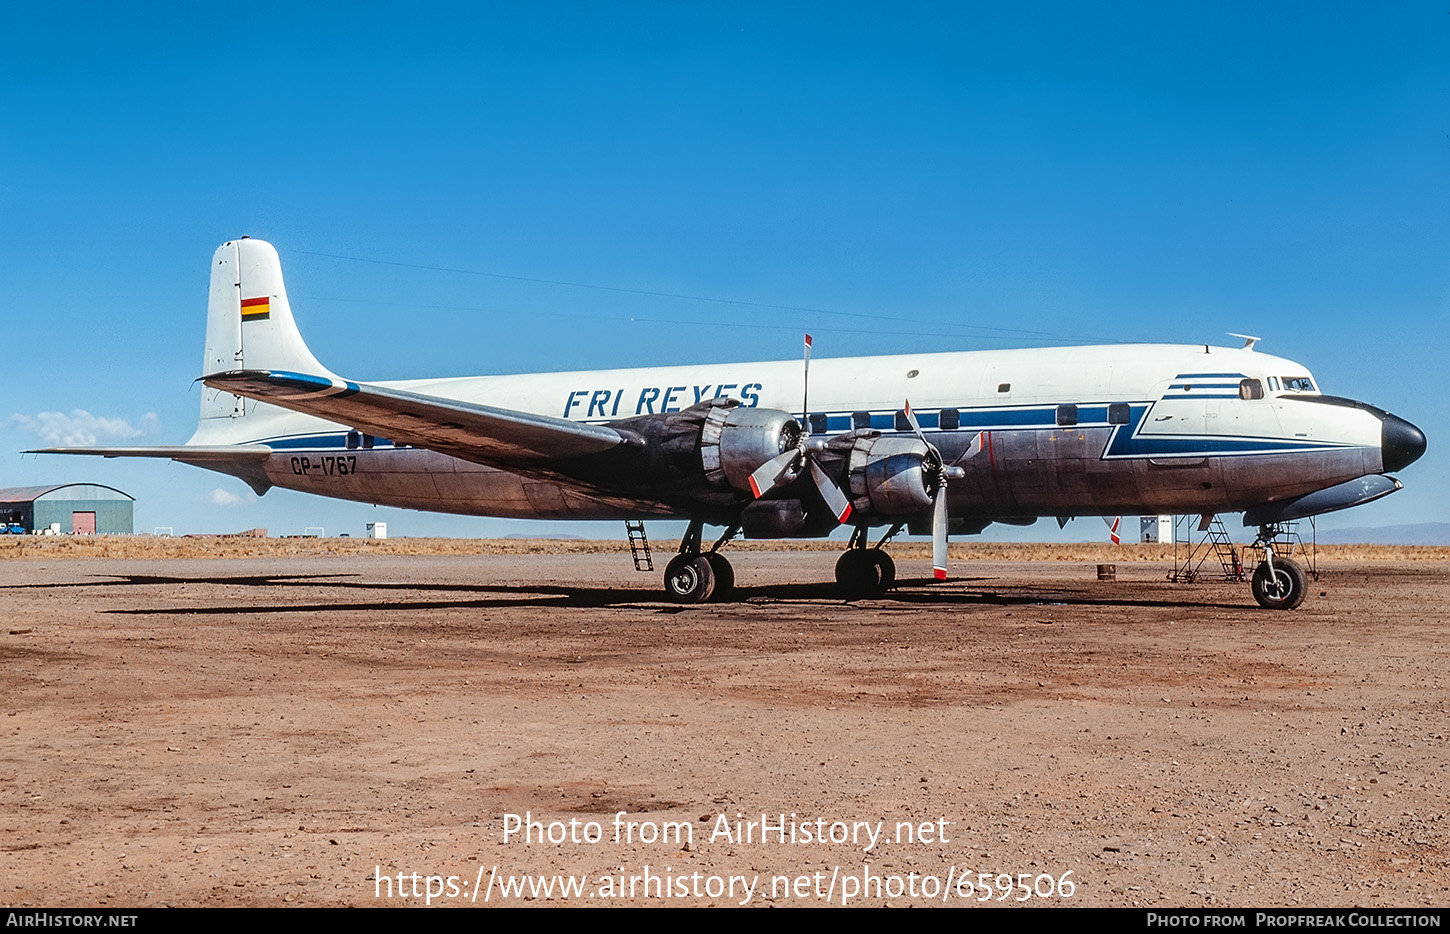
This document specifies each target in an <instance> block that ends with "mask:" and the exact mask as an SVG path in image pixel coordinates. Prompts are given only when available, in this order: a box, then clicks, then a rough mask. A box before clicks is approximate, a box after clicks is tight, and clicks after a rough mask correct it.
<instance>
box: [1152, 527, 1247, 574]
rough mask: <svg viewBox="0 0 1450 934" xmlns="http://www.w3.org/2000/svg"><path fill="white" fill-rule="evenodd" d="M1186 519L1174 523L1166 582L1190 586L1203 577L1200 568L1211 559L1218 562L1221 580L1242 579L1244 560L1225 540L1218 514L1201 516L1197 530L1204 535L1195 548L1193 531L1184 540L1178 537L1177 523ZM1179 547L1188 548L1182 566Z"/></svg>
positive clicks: (1228, 539)
mask: <svg viewBox="0 0 1450 934" xmlns="http://www.w3.org/2000/svg"><path fill="white" fill-rule="evenodd" d="M1188 518H1189V517H1187V516H1182V517H1177V518H1175V519H1174V522H1173V573H1172V574H1170V575H1169V576H1168V579H1169V580H1171V581H1173V582H1175V583H1177V582H1179V581H1182V582H1186V583H1190V584H1191V583H1193V582H1194V581H1196V580H1198V578H1199V577H1200V576H1202V574H1203V565H1204V564H1205V563H1206V562H1207V561H1208V559H1209V558H1210V557H1211V558H1213V559H1214V560H1216V561H1217V562H1218V565H1219V567H1220V568H1221V569H1222V573H1223V579H1224V580H1226V581H1242V580H1245V579H1246V578H1245V576H1244V565H1243V561H1242V560H1241V559H1240V557H1239V552H1238V548H1236V547H1235V546H1234V543H1233V540H1232V539H1230V538H1229V537H1228V529H1226V528H1224V524H1223V520H1222V519H1220V518H1219V517H1218V516H1217V515H1206V516H1204V517H1202V519H1201V520H1200V521H1199V523H1198V531H1200V532H1203V533H1204V536H1203V538H1202V539H1201V540H1200V541H1199V543H1198V544H1197V545H1194V544H1193V530H1192V529H1189V530H1188V533H1187V535H1186V536H1185V538H1183V539H1180V538H1179V537H1178V526H1179V522H1181V521H1183V520H1186V519H1188ZM1180 544H1182V545H1186V546H1188V554H1187V556H1186V557H1185V558H1184V559H1183V563H1182V564H1180V563H1179V562H1178V546H1179V545H1180Z"/></svg>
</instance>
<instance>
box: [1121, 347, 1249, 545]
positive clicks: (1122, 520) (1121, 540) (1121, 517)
mask: <svg viewBox="0 0 1450 934" xmlns="http://www.w3.org/2000/svg"><path fill="white" fill-rule="evenodd" d="M1235 336H1236V337H1237V336H1238V335H1235ZM1103 521H1104V522H1106V523H1107V524H1108V538H1110V539H1112V542H1113V544H1114V545H1121V544H1122V543H1123V540H1122V538H1121V537H1119V535H1118V527H1119V526H1120V525H1122V524H1123V517H1122V516H1103Z"/></svg>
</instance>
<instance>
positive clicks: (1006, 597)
mask: <svg viewBox="0 0 1450 934" xmlns="http://www.w3.org/2000/svg"><path fill="white" fill-rule="evenodd" d="M360 576H361V575H358V574H259V575H239V576H208V575H203V576H196V577H178V576H168V575H156V574H121V575H101V576H99V579H92V580H88V581H86V582H84V583H75V582H64V583H51V584H11V585H0V590H22V589H58V588H73V587H122V588H131V587H147V586H154V585H168V584H169V585H177V584H189V585H198V586H199V585H211V586H218V587H265V588H284V589H285V588H298V587H307V588H313V589H318V588H322V589H328V590H334V591H338V592H339V596H341V595H342V592H347V591H365V592H372V593H377V592H379V591H408V592H411V593H420V592H421V593H425V594H436V595H438V598H437V599H431V600H406V601H401V602H391V601H379V600H366V599H364V600H354V601H347V602H337V601H327V602H313V603H285V602H275V601H267V602H262V603H256V604H238V603H217V604H214V605H210V606H206V605H203V606H186V607H149V608H147V607H137V608H124V609H122V608H117V609H108V610H103V611H102V612H105V613H111V614H117V615H140V616H146V615H158V616H165V615H177V616H186V615H227V614H258V613H313V612H328V611H330V612H336V611H339V610H366V611H373V612H376V611H379V610H386V611H392V612H400V613H402V612H417V611H429V610H432V611H437V610H446V609H503V608H507V607H512V606H519V607H525V606H527V607H548V606H553V607H561V608H567V607H575V608H589V609H599V608H610V607H614V608H626V607H635V608H638V609H653V610H656V611H658V612H663V613H679V612H688V611H691V610H695V611H701V610H703V611H705V612H709V611H711V610H714V609H720V608H723V607H727V606H732V605H735V606H740V605H744V606H749V605H752V604H753V605H768V604H772V603H797V602H804V603H824V604H832V605H845V604H848V603H870V604H874V605H897V606H901V607H963V608H969V607H974V606H1068V607H1074V606H1076V607H1124V608H1154V607H1162V608H1173V607H1186V606H1192V607H1201V608H1204V609H1217V610H1244V609H1251V608H1252V607H1251V604H1249V603H1247V602H1245V603H1220V602H1205V601H1200V600H1191V599H1184V597H1188V596H1190V594H1187V593H1184V594H1183V595H1182V596H1176V595H1175V596H1167V595H1165V596H1162V597H1159V596H1155V595H1148V594H1145V593H1144V592H1143V589H1144V586H1145V585H1144V584H1141V583H1138V584H1135V586H1134V592H1133V593H1132V594H1121V595H1114V594H1104V593H1095V594H1091V595H1089V594H1085V593H1078V592H1072V591H1064V590H1062V589H1061V588H1060V587H1042V586H1032V585H1022V584H1012V585H1005V586H1000V587H992V586H990V585H988V586H985V587H984V586H982V585H983V584H984V583H986V582H988V581H991V580H993V579H992V578H980V577H978V578H957V579H955V580H953V581H951V582H949V583H946V584H941V583H938V582H936V581H934V580H932V579H930V578H908V579H902V580H899V581H898V582H897V589H895V590H893V591H891V592H890V593H888V594H887V595H885V596H883V597H878V598H873V599H870V600H862V601H849V600H846V599H844V598H843V597H841V595H840V594H839V593H838V591H837V589H836V585H835V584H834V583H832V582H824V581H816V582H807V583H790V584H768V585H763V586H755V587H750V586H746V587H737V588H736V590H735V593H734V596H733V597H732V599H731V600H729V601H727V602H719V603H706V604H700V605H694V606H682V605H679V604H674V603H669V602H667V601H666V600H665V599H664V596H663V594H662V593H661V591H660V590H659V588H657V587H655V586H653V578H651V581H652V584H651V586H650V587H647V588H644V587H638V588H637V587H623V588H601V587H589V586H581V585H574V586H563V585H559V584H533V585H527V586H524V585H516V584H483V583H479V584H451V583H441V582H437V583H435V582H392V581H363V580H360V579H358V578H360ZM1162 586H1163V587H1164V588H1165V589H1166V588H1168V587H1170V586H1171V585H1168V584H1166V582H1165V583H1164V584H1163V585H1162ZM445 595H453V597H452V598H450V597H448V596H445ZM469 595H473V596H474V598H473V599H468V596H469ZM1245 596H1247V593H1246V594H1245Z"/></svg>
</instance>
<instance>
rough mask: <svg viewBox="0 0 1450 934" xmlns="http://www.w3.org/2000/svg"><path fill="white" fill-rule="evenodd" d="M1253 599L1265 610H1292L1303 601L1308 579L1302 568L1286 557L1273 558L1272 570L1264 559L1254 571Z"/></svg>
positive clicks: (1307, 588)
mask: <svg viewBox="0 0 1450 934" xmlns="http://www.w3.org/2000/svg"><path fill="white" fill-rule="evenodd" d="M1253 589H1254V599H1255V600H1257V601H1258V602H1259V606H1261V607H1263V608H1264V609H1267V610H1292V609H1294V608H1295V607H1297V606H1298V605H1299V604H1301V603H1303V602H1304V596H1305V594H1306V593H1307V592H1308V590H1309V581H1308V579H1307V578H1306V577H1305V576H1304V569H1303V568H1301V567H1299V565H1297V564H1295V563H1294V562H1293V561H1290V560H1289V559H1288V558H1275V559H1274V565H1273V569H1272V572H1271V570H1270V567H1269V563H1268V562H1267V561H1266V562H1264V563H1263V564H1260V565H1259V566H1258V568H1257V569H1256V570H1255V571H1254V580H1253Z"/></svg>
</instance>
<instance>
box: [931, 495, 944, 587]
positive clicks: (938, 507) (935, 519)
mask: <svg viewBox="0 0 1450 934" xmlns="http://www.w3.org/2000/svg"><path fill="white" fill-rule="evenodd" d="M931 569H932V574H933V575H934V576H935V577H936V579H937V580H939V581H944V580H946V579H947V488H946V485H945V484H943V485H942V486H941V487H940V488H939V489H938V490H937V491H936V498H935V501H934V502H933V503H932V507H931Z"/></svg>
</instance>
